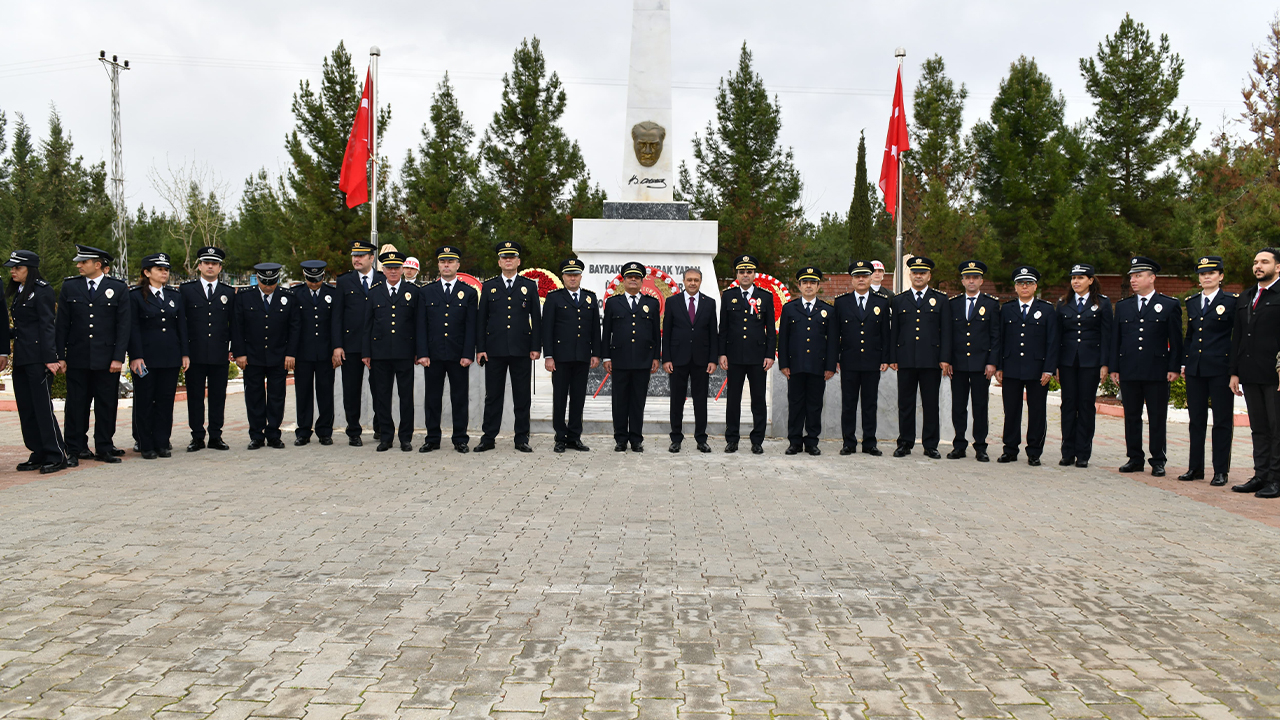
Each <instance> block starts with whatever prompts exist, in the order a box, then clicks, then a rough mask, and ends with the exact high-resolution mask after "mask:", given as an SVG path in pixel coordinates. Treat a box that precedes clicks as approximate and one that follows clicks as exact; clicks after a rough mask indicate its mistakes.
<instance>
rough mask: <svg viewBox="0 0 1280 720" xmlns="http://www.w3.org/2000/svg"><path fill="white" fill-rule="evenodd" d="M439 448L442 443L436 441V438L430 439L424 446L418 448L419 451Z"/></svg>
mask: <svg viewBox="0 0 1280 720" xmlns="http://www.w3.org/2000/svg"><path fill="white" fill-rule="evenodd" d="M439 449H440V443H438V442H436V441H435V440H428V441H426V442H424V443H422V447H420V448H418V452H431V451H432V450H439Z"/></svg>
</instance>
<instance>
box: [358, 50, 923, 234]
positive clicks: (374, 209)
mask: <svg viewBox="0 0 1280 720" xmlns="http://www.w3.org/2000/svg"><path fill="white" fill-rule="evenodd" d="M381 56H382V50H380V49H379V48H378V46H377V45H374V46H373V47H371V48H369V67H370V69H371V71H372V73H373V90H372V91H371V92H370V93H369V105H370V106H371V107H370V108H369V125H370V126H372V127H371V132H370V133H369V138H370V143H369V145H370V147H369V151H370V170H371V171H372V175H373V177H372V178H370V182H369V185H370V187H371V193H372V194H371V195H370V196H369V200H370V202H371V203H372V204H371V205H370V213H369V219H370V229H369V240H370V242H372V243H373V251H374V253H377V252H378V58H379V57H381ZM898 235H899V236H901V235H902V231H901V230H899V231H898ZM899 244H901V243H899Z"/></svg>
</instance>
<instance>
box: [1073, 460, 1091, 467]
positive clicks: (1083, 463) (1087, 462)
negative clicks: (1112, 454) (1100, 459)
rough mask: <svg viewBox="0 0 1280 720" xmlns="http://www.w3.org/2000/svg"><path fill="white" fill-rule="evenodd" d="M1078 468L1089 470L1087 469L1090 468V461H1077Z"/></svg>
mask: <svg viewBox="0 0 1280 720" xmlns="http://www.w3.org/2000/svg"><path fill="white" fill-rule="evenodd" d="M1076 467H1078V468H1087V467H1089V461H1088V460H1077V461H1076Z"/></svg>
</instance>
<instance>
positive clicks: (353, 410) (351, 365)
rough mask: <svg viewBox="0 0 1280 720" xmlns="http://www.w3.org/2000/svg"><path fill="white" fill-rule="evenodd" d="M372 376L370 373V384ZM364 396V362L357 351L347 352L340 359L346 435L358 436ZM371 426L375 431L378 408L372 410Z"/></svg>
mask: <svg viewBox="0 0 1280 720" xmlns="http://www.w3.org/2000/svg"><path fill="white" fill-rule="evenodd" d="M372 380H373V376H372V374H371V375H370V385H372ZM363 397H364V362H363V359H362V358H361V356H360V354H359V353H347V354H346V359H345V360H343V361H342V410H343V412H344V413H346V416H347V437H353V438H355V437H360V432H361V430H362V429H363V428H361V427H360V406H361V404H362V400H363ZM373 428H374V433H375V434H376V433H377V428H378V409H377V408H374V410H373Z"/></svg>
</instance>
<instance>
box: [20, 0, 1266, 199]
mask: <svg viewBox="0 0 1280 720" xmlns="http://www.w3.org/2000/svg"><path fill="white" fill-rule="evenodd" d="M1228 10H1229V12H1228ZM1126 11H1128V12H1130V13H1132V14H1133V16H1134V17H1135V18H1136V19H1137V20H1138V21H1140V22H1142V23H1144V24H1145V25H1146V26H1147V27H1148V28H1149V29H1150V30H1151V31H1152V32H1153V34H1156V35H1158V34H1160V33H1166V34H1168V36H1169V39H1170V41H1171V43H1172V46H1173V49H1174V51H1175V52H1177V53H1180V54H1181V55H1182V57H1183V59H1184V60H1185V62H1186V78H1185V79H1184V81H1183V84H1182V95H1181V98H1180V99H1179V105H1180V106H1181V105H1185V106H1187V107H1189V108H1190V110H1191V112H1192V114H1193V115H1194V116H1195V117H1197V118H1199V119H1200V121H1201V123H1202V126H1201V130H1200V135H1199V138H1198V140H1197V144H1198V145H1200V146H1203V145H1205V144H1207V142H1208V139H1209V137H1210V135H1211V134H1212V133H1213V132H1214V131H1215V130H1216V129H1217V128H1220V127H1222V125H1223V120H1224V118H1227V119H1229V120H1233V119H1235V118H1236V117H1238V115H1239V111H1240V93H1239V90H1240V87H1241V84H1242V83H1243V81H1244V79H1245V76H1246V74H1247V73H1248V71H1249V68H1250V67H1251V58H1252V55H1253V52H1254V48H1255V46H1257V45H1259V44H1260V43H1261V42H1262V41H1263V39H1264V38H1265V36H1266V34H1267V26H1268V23H1269V22H1270V21H1271V20H1272V18H1273V16H1274V14H1275V12H1276V6H1275V5H1273V4H1269V3H1264V2H1254V1H1252V0H1249V1H1244V0H1237V1H1233V2H1225V3H1218V4H1216V5H1212V6H1206V5H1204V4H1200V3H1197V4H1195V5H1194V6H1193V5H1191V4H1190V3H1182V2H1173V3H1170V2H1167V0H1165V1H1162V2H1154V1H1142V2H1130V3H1127V4H1124V3H1117V2H1114V0H1078V1H1077V2H1072V3H1063V2H1040V1H1036V0H1018V1H1008V2H993V1H981V0H967V1H966V2H955V1H954V0H950V1H947V2H910V1H899V2H893V3H873V2H858V3H854V2H848V1H842V2H816V1H812V0H795V1H794V2H789V3H781V2H776V1H772V2H763V1H759V0H749V1H745V2H744V1H743V0H738V1H736V2H730V1H729V0H697V1H696V2H695V1H694V0H673V9H672V53H673V71H672V74H673V81H674V83H675V85H676V89H675V91H674V95H673V104H674V126H675V127H674V128H672V132H671V134H670V135H669V136H668V146H667V147H669V148H671V149H672V150H673V151H674V152H675V160H676V163H677V164H678V163H679V162H680V161H681V160H684V159H689V158H690V140H691V138H692V137H693V135H694V133H702V132H703V131H704V128H705V127H706V125H707V122H708V121H709V120H712V119H714V98H715V85H716V83H717V82H718V81H719V79H720V78H721V77H723V76H724V75H725V74H726V73H727V72H728V71H729V70H730V69H732V68H734V67H735V66H736V62H737V58H738V51H739V48H740V47H741V45H742V43H743V41H745V42H746V43H747V44H748V46H749V47H750V49H751V50H752V52H753V53H754V55H755V63H756V69H757V71H758V72H759V73H760V74H761V76H762V77H763V79H764V82H765V84H766V86H767V87H769V88H770V90H771V92H773V93H776V95H777V98H778V100H779V102H780V103H781V106H782V118H783V130H782V142H783V143H784V145H788V146H791V147H792V148H794V150H795V161H796V165H797V167H798V168H799V170H800V173H801V175H802V177H803V180H804V200H803V202H804V206H805V210H806V213H807V214H808V215H809V216H810V217H812V218H816V217H818V216H819V215H820V214H821V213H823V212H827V211H843V210H845V209H846V208H847V207H848V204H849V198H850V195H851V192H852V186H853V179H854V159H855V157H856V149H857V138H858V132H859V130H862V129H865V130H866V133H867V138H868V163H867V164H868V171H869V174H870V175H871V177H872V181H873V182H874V179H875V178H876V177H877V176H878V174H879V167H880V159H881V154H882V152H883V143H884V137H885V131H886V129H887V124H888V114H889V105H890V102H891V94H892V90H893V76H894V68H895V60H894V57H893V51H894V48H895V47H897V46H899V45H901V46H904V47H905V48H906V50H907V64H906V67H905V71H904V84H905V87H906V90H907V93H908V95H909V94H910V93H911V90H912V88H913V87H914V85H915V82H916V80H917V78H918V75H919V73H918V68H919V64H920V62H921V61H922V60H923V59H924V58H926V57H928V56H931V55H934V54H939V55H941V56H942V57H943V58H944V59H945V60H946V63H947V70H948V73H949V74H950V75H951V77H952V78H953V79H955V80H956V81H957V82H958V83H964V84H965V85H966V86H967V87H968V88H969V91H970V95H969V102H968V105H967V107H966V122H967V123H968V124H969V125H972V123H973V122H974V121H975V120H976V119H978V118H980V117H983V116H985V115H986V114H987V111H988V109H989V107H990V103H991V100H992V98H993V97H994V94H995V92H996V89H997V86H998V84H999V82H1000V80H1001V78H1002V77H1004V75H1005V74H1006V72H1007V71H1008V67H1009V64H1010V62H1012V61H1013V60H1015V59H1016V58H1017V57H1018V56H1019V55H1024V54H1025V55H1028V56H1032V57H1034V58H1035V59H1036V60H1037V62H1038V63H1039V65H1040V68H1041V69H1042V70H1043V71H1044V72H1046V73H1047V74H1048V75H1049V76H1050V77H1051V78H1052V80H1053V82H1054V84H1055V87H1057V88H1059V89H1060V90H1061V91H1062V92H1063V94H1064V95H1065V96H1066V98H1067V114H1068V119H1069V120H1070V121H1077V120H1080V119H1083V118H1085V117H1087V116H1088V115H1089V114H1090V112H1091V107H1090V104H1089V102H1088V97H1087V95H1086V94H1085V91H1084V84H1083V81H1082V80H1081V77H1080V72H1079V67H1078V63H1079V59H1080V58H1081V57H1083V56H1085V55H1091V54H1093V53H1094V52H1096V48H1097V44H1098V43H1099V42H1100V41H1101V40H1102V39H1103V37H1104V36H1106V35H1107V34H1109V33H1114V32H1115V30H1116V28H1117V27H1118V25H1119V23H1120V20H1121V19H1122V18H1123V16H1124V13H1125V12H1126ZM5 15H6V18H5V30H4V33H3V37H4V42H3V44H2V45H0V110H3V111H5V112H6V113H7V114H8V116H9V119H10V124H9V131H10V132H12V128H13V118H14V113H23V114H24V115H25V116H26V118H27V121H28V122H29V123H30V124H31V125H32V126H33V127H34V130H35V132H36V134H37V135H38V136H43V134H44V132H45V127H46V122H47V117H48V111H49V107H50V106H51V105H55V106H56V107H57V109H58V111H59V113H60V114H61V115H62V118H63V122H64V125H65V126H66V128H67V130H68V131H69V132H70V133H71V135H72V137H73V139H74V141H75V144H76V149H77V151H78V152H79V153H80V154H82V155H83V156H84V157H85V158H86V160H89V161H93V162H97V161H99V160H108V161H109V159H110V153H111V136H110V86H109V83H108V80H107V77H106V73H105V72H104V71H103V69H102V68H101V67H99V65H98V63H97V61H96V60H95V58H96V57H97V54H98V51H99V50H106V51H107V54H108V55H112V54H118V55H119V56H120V58H121V59H122V60H123V59H129V60H130V65H131V67H132V68H133V69H132V70H130V71H128V72H127V73H124V74H123V77H122V79H121V104H122V108H123V112H122V115H123V127H124V162H125V177H126V183H127V190H126V194H127V199H128V203H129V205H130V208H131V209H134V208H136V207H137V206H138V205H139V204H140V203H145V204H146V205H148V206H151V205H154V204H156V203H157V202H159V196H158V195H157V193H156V192H155V191H154V190H153V189H152V188H151V187H150V185H149V181H148V178H147V175H148V170H149V169H150V168H152V167H153V166H159V167H162V168H163V167H164V165H165V164H166V163H171V164H174V165H180V164H183V163H186V162H192V161H198V162H201V163H207V164H208V165H209V166H211V168H212V169H213V171H214V172H215V173H216V174H217V175H218V176H219V177H220V178H221V179H222V180H223V181H225V182H226V183H227V184H228V185H229V188H230V191H231V196H232V199H233V200H235V199H238V197H239V193H240V187H241V185H242V183H243V181H244V179H245V178H246V177H248V176H249V175H250V174H251V173H253V172H255V171H257V170H258V169H259V168H263V167H265V168H266V169H267V170H268V171H270V172H271V173H273V174H276V173H279V172H281V171H282V170H283V169H284V168H285V167H286V165H287V163H288V156H287V154H286V153H285V152H284V137H285V134H286V133H287V132H288V131H289V130H290V128H291V127H292V126H293V118H292V115H291V114H290V111H289V104H290V98H291V96H292V94H293V93H294V92H295V91H296V90H297V88H298V83H299V81H300V80H302V79H309V80H311V81H312V84H313V86H314V85H317V84H318V81H319V74H320V71H319V68H320V62H321V59H322V58H324V57H325V56H326V55H327V54H328V53H329V52H330V51H332V50H333V48H334V47H335V46H336V45H337V43H338V42H339V41H345V43H346V46H347V48H348V49H349V50H351V51H352V53H353V55H354V56H355V62H356V65H357V72H358V73H359V74H360V75H361V76H363V74H364V68H365V66H366V64H367V61H368V56H367V52H368V48H369V47H370V46H371V45H378V46H380V47H381V48H382V53H383V54H382V62H381V68H382V76H381V84H380V89H379V95H380V98H379V100H380V102H385V103H390V105H391V107H392V113H393V117H392V122H391V126H390V129H389V131H388V132H387V134H386V135H385V137H384V138H383V140H382V148H383V151H384V152H385V154H387V155H388V156H389V157H390V158H391V160H392V162H393V163H394V164H395V165H396V166H397V168H396V172H397V174H398V172H399V170H398V166H399V164H400V162H401V161H402V159H403V157H404V154H405V151H406V150H407V149H409V148H410V147H415V146H416V145H417V143H418V141H419V139H420V134H419V133H420V130H421V127H422V125H423V123H424V122H426V121H427V120H428V117H429V106H430V102H431V94H432V92H433V90H434V88H435V86H436V84H437V83H438V82H439V80H440V78H441V76H442V74H443V72H444V71H446V70H447V71H449V72H450V75H451V78H452V81H453V83H454V86H455V88H456V92H457V95H458V98H459V103H460V105H461V107H462V110H463V112H464V113H465V115H466V117H467V119H468V120H469V121H470V122H471V123H472V124H473V126H475V128H476V132H477V135H479V134H481V133H483V131H484V128H485V127H486V126H487V125H488V123H489V121H490V119H491V118H492V116H493V112H494V111H495V110H496V109H497V106H498V103H499V100H500V96H501V90H502V84H501V78H502V74H503V73H505V72H507V71H508V70H509V69H510V66H511V55H512V52H513V50H514V49H515V47H516V46H517V45H518V44H519V42H520V40H521V39H522V38H526V37H531V36H534V35H536V36H538V37H539V38H541V40H542V47H543V51H544V53H545V54H546V58H547V65H548V68H549V69H550V70H554V71H555V72H558V73H559V74H560V77H561V78H562V79H563V80H564V81H565V86H566V90H567V93H568V110H567V112H566V114H565V118H564V126H565V128H566V130H567V131H568V133H569V136H570V137H572V138H574V139H576V140H577V141H578V142H579V143H580V145H581V147H582V152H583V155H584V156H585V158H586V162H587V166H588V168H589V169H590V171H591V174H592V177H593V178H594V180H595V181H597V182H598V183H600V185H601V186H602V187H604V189H605V190H606V191H607V192H608V193H609V195H610V197H611V198H616V197H617V192H618V186H619V178H618V175H619V173H620V168H621V162H622V152H623V143H624V138H625V137H626V129H625V128H624V127H623V125H624V115H625V110H626V108H625V105H626V77H627V65H628V56H629V45H630V24H631V2H630V0H554V1H551V2H528V0H524V1H517V0H501V1H499V0H464V1H463V2H436V1H435V0H426V1H424V0H412V1H409V0H391V1H387V2H360V3H349V2H343V3H331V2H298V1H297V0H274V1H272V2H262V1H260V0H259V1H258V2H245V1H243V0H219V2H183V1H181V0H178V1H175V0H164V1H154V0H135V1H134V2H131V3H103V2H100V1H98V2H90V1H88V0H61V1H60V2H56V3H53V2H29V3H12V4H10V5H9V6H8V7H7V8H6V11H5ZM907 113H908V119H909V120H910V119H912V117H911V105H910V98H909V97H908V100H907Z"/></svg>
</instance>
